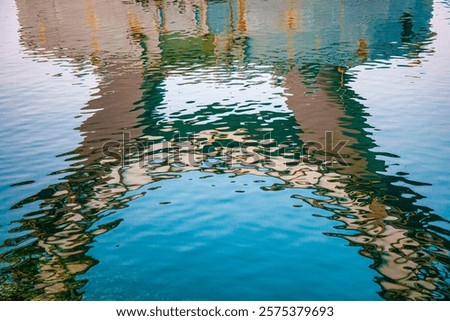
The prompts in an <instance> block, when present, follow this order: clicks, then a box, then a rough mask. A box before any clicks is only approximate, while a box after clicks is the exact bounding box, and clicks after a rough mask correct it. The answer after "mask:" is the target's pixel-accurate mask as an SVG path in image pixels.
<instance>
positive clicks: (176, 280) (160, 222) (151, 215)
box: [82, 172, 378, 300]
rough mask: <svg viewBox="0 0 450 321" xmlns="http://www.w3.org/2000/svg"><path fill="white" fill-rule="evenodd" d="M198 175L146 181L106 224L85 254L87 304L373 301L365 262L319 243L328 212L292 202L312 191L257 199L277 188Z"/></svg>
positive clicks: (353, 251)
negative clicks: (88, 262) (88, 261)
mask: <svg viewBox="0 0 450 321" xmlns="http://www.w3.org/2000/svg"><path fill="white" fill-rule="evenodd" d="M204 176H205V173H201V172H190V173H186V174H183V175H182V176H181V177H179V178H177V179H173V180H166V181H159V182H156V183H153V184H151V185H150V186H146V187H145V188H143V189H141V190H140V191H139V192H142V191H143V190H147V191H146V194H145V196H144V197H141V198H139V199H137V200H135V201H134V202H133V203H131V204H130V206H129V207H127V208H125V209H123V210H122V211H120V212H118V213H115V214H113V215H111V216H109V217H108V220H111V221H114V220H121V223H120V225H119V226H118V227H116V228H115V229H114V230H112V231H110V232H109V233H107V234H104V235H102V236H99V237H97V239H96V242H95V243H94V244H93V247H92V249H91V250H90V251H89V255H92V256H93V257H95V258H97V259H98V260H99V261H100V263H99V264H98V265H96V266H95V267H93V268H92V269H91V270H90V271H89V272H88V273H87V274H86V275H84V276H83V278H87V279H88V280H89V282H88V283H87V284H86V285H85V286H84V287H83V288H82V291H83V292H84V299H85V300H113V299H114V300H346V299H348V300H374V299H378V296H377V294H376V292H377V286H376V284H375V283H374V282H373V279H374V277H375V276H376V273H375V272H374V271H373V270H371V269H370V268H369V265H370V261H369V260H368V259H366V258H364V257H361V256H359V255H357V251H358V250H357V248H354V247H350V246H349V245H348V242H346V241H344V240H342V239H340V238H335V237H330V236H326V235H324V232H326V231H329V232H331V231H333V229H334V228H333V227H334V226H335V225H336V222H335V221H331V220H329V219H326V218H324V217H319V216H317V215H321V216H330V212H328V211H325V210H321V209H318V208H315V207H312V206H311V205H309V204H308V203H306V202H303V201H301V200H299V199H297V198H292V197H291V196H292V195H293V194H297V195H298V194H301V195H302V196H303V197H305V198H309V199H311V198H313V199H314V198H320V197H319V196H317V195H315V194H314V189H286V190H279V191H264V190H263V189H262V187H267V186H270V185H273V184H276V183H281V181H280V180H278V179H274V178H268V177H263V178H261V177H259V176H254V175H247V176H230V175H228V174H222V175H208V177H207V178H203V177H204ZM202 178H203V179H202ZM255 182H256V183H255ZM155 187H159V188H157V189H155ZM237 191H242V193H237ZM133 193H137V192H133ZM165 202H170V204H167V205H161V203H165ZM295 205H301V207H295ZM103 223H104V222H103ZM362 285H364V286H362Z"/></svg>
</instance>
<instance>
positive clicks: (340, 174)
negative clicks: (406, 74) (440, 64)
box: [0, 0, 450, 300]
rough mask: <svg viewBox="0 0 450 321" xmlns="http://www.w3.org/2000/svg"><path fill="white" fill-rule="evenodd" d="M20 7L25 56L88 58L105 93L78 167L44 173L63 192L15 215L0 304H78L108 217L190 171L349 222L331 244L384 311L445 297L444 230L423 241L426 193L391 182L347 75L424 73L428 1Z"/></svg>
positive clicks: (429, 217)
mask: <svg viewBox="0 0 450 321" xmlns="http://www.w3.org/2000/svg"><path fill="white" fill-rule="evenodd" d="M16 2H17V7H18V18H19V23H20V25H21V29H20V37H21V42H22V43H23V45H24V46H25V47H26V48H27V50H28V51H29V52H32V53H36V54H37V55H39V53H40V52H52V54H53V55H54V56H55V57H70V58H71V59H73V60H74V61H85V60H88V61H90V62H91V63H92V64H93V65H95V66H97V69H96V73H98V76H99V78H100V79H101V81H100V84H99V87H98V93H97V94H96V96H95V98H93V99H92V100H91V101H89V103H88V106H87V107H85V111H86V112H90V113H91V115H90V117H89V118H87V119H86V120H85V121H84V122H83V123H82V125H81V126H80V127H79V128H78V129H77V130H79V131H80V132H81V133H82V136H83V139H82V142H81V143H80V145H79V146H78V147H77V148H75V149H74V150H72V151H66V152H65V153H64V154H63V155H60V156H64V157H65V158H66V161H67V163H68V164H69V165H68V166H67V168H66V169H64V170H60V171H58V172H55V173H48V174H50V175H61V174H64V175H65V176H64V179H63V180H61V181H60V182H59V183H57V184H52V185H50V186H48V187H47V188H45V189H42V190H41V191H39V192H38V193H36V194H34V195H32V196H29V197H26V198H24V199H23V200H22V201H20V202H19V203H17V204H15V205H13V206H12V209H11V210H12V211H14V210H17V209H19V208H23V207H27V208H28V207H30V208H32V207H31V205H32V204H34V205H33V206H34V209H33V210H32V211H29V212H28V213H27V214H25V215H23V217H22V218H21V219H20V221H19V223H20V225H19V226H17V225H16V227H14V228H13V229H10V230H9V234H8V236H7V237H3V239H4V242H3V244H2V246H1V250H2V251H1V252H0V264H1V265H0V268H1V270H0V271H1V273H0V280H1V285H0V287H1V291H0V293H1V294H0V295H1V296H2V298H3V299H18V300H25V299H45V300H49V299H63V300H66V299H67V300H74V299H82V298H83V291H82V287H83V286H84V285H85V284H86V282H88V280H86V279H85V278H83V274H84V273H86V272H87V271H88V270H89V269H90V268H91V267H93V266H94V265H96V264H97V263H98V262H97V260H96V259H95V258H94V257H91V256H90V255H89V254H88V253H87V252H88V251H89V249H90V248H91V247H92V246H93V242H94V239H95V237H96V236H98V235H100V234H104V233H107V232H109V231H111V230H112V229H114V228H115V227H117V226H118V225H119V224H120V222H121V220H122V218H120V219H115V220H112V221H109V223H105V224H102V223H101V222H102V219H103V218H105V217H106V216H111V215H113V214H114V213H116V212H120V211H121V209H123V208H125V207H127V206H129V204H131V203H132V201H133V200H134V199H136V198H138V197H142V196H144V195H145V192H141V191H139V192H137V193H136V192H135V193H132V192H131V193H130V191H133V190H137V189H139V188H141V187H142V186H145V185H147V184H151V183H153V182H158V181H164V180H166V179H175V180H176V179H177V178H178V177H180V175H181V174H182V173H184V172H188V171H201V172H206V173H216V174H221V173H232V174H235V175H257V176H261V177H264V176H266V177H273V178H277V179H280V180H281V181H282V182H283V183H282V184H274V185H272V186H265V187H263V189H264V190H265V191H266V193H271V192H272V191H276V190H281V189H292V190H293V197H297V198H300V199H301V200H302V201H304V202H306V203H307V204H310V205H311V206H313V207H316V208H320V209H325V210H326V211H328V212H329V213H330V216H329V217H327V218H328V219H330V220H334V221H336V222H341V223H342V225H340V226H338V227H337V229H336V230H335V232H334V233H328V234H327V235H329V236H332V237H339V238H343V239H345V240H347V241H348V242H349V244H350V245H352V246H356V247H358V248H359V249H360V250H359V253H360V254H361V255H362V256H365V257H368V258H370V259H371V260H372V262H373V263H372V265H371V268H372V269H374V270H376V271H377V272H378V277H377V278H376V280H375V281H376V282H377V283H378V284H379V286H380V288H381V290H380V292H379V295H380V296H381V297H382V298H384V299H389V300H398V299H422V300H423V299H426V300H430V299H449V298H450V293H449V291H448V280H449V273H448V266H449V259H448V258H449V252H448V251H449V248H450V246H449V243H448V239H447V238H445V236H444V235H448V231H446V230H444V229H442V230H439V231H436V230H433V229H430V228H428V223H430V222H445V220H444V219H443V218H442V217H440V216H438V215H436V214H435V213H434V212H433V209H431V208H427V207H424V206H420V205H418V204H417V201H418V200H419V199H421V198H422V196H421V195H420V194H419V193H417V192H416V191H415V190H414V189H415V186H421V185H426V184H425V183H421V182H415V181H412V180H409V179H408V178H407V176H405V175H396V176H390V175H386V174H384V173H385V172H386V168H387V165H386V163H385V161H383V160H381V159H382V158H381V157H380V153H376V152H374V151H373V149H374V147H375V146H376V143H375V142H374V141H373V139H372V138H371V136H370V134H369V128H370V126H369V125H368V123H367V118H368V117H369V116H370V115H368V114H367V111H366V109H367V108H366V107H365V106H364V105H362V104H361V102H362V100H361V99H360V97H358V95H357V94H356V93H355V92H354V91H352V90H351V89H350V87H349V84H350V83H351V81H353V79H352V77H351V76H349V75H348V74H347V73H346V69H347V68H349V67H352V66H355V65H358V64H361V63H364V62H366V61H374V60H388V59H390V57H394V56H396V57H398V56H404V57H406V58H408V59H410V60H411V61H413V60H414V61H415V60H417V59H419V60H420V57H421V53H423V52H425V51H426V50H428V49H427V48H428V47H427V45H428V44H429V43H430V41H431V40H430V39H431V38H430V37H431V36H432V35H431V32H430V30H429V20H430V18H431V11H432V3H431V1H427V0H423V1H420V0H410V1H387V2H386V1H383V3H382V4H381V3H380V2H379V1H372V2H370V3H364V4H360V2H357V1H346V2H343V1H331V2H330V1H326V2H325V1H314V2H306V1H291V0H289V1H281V2H278V1H264V2H259V1H256V0H229V1H206V0H183V1H136V3H132V2H130V1H129V2H117V1H113V2H110V1H102V0H86V1H83V2H72V1H64V0H58V1H53V2H49V3H47V2H39V3H33V4H29V3H28V2H27V1H23V0H16ZM275 3H276V4H275ZM343 142H345V144H344V143H343ZM382 156H387V157H398V156H396V155H386V154H384V155H382ZM304 188H314V189H315V190H316V191H317V193H316V196H317V197H311V196H308V197H306V196H301V195H298V193H296V192H295V191H296V190H297V189H304ZM149 193H151V192H149ZM405 195H408V196H407V197H406V196H405ZM280 202H283V200H280ZM299 211H301V209H299ZM125 219H126V218H125ZM330 273H332V272H330ZM186 299H189V298H186ZM236 299H239V298H236ZM269 299H270V298H269ZM292 299H296V298H292ZM337 299H339V298H337Z"/></svg>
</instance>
